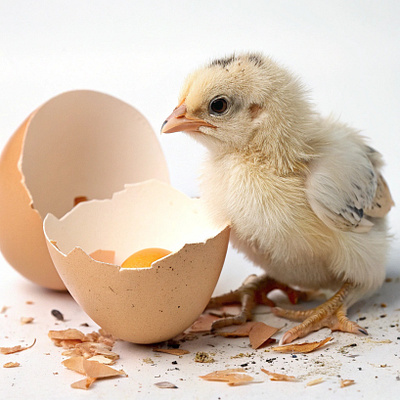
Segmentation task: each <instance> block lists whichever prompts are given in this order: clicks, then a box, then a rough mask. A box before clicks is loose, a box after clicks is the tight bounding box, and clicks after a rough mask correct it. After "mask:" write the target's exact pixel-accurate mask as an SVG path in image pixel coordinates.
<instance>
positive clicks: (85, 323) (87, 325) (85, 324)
mask: <svg viewBox="0 0 400 400" xmlns="http://www.w3.org/2000/svg"><path fill="white" fill-rule="evenodd" d="M80 326H85V327H86V328H87V327H89V324H88V323H87V322H84V323H83V324H80Z"/></svg>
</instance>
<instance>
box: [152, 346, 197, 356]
mask: <svg viewBox="0 0 400 400" xmlns="http://www.w3.org/2000/svg"><path fill="white" fill-rule="evenodd" d="M153 351H155V352H158V353H167V354H172V355H174V356H183V355H184V354H189V353H190V351H188V350H184V349H159V348H156V347H154V348H153Z"/></svg>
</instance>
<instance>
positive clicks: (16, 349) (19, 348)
mask: <svg viewBox="0 0 400 400" xmlns="http://www.w3.org/2000/svg"><path fill="white" fill-rule="evenodd" d="M35 343H36V339H34V341H33V343H32V344H31V345H30V346H27V347H22V346H21V345H20V344H19V345H18V346H14V347H0V353H1V354H13V353H18V352H20V351H24V350H28V349H30V348H31V347H33V346H34V345H35Z"/></svg>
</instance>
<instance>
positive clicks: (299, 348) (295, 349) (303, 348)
mask: <svg viewBox="0 0 400 400" xmlns="http://www.w3.org/2000/svg"><path fill="white" fill-rule="evenodd" d="M332 339H333V338H332V337H327V338H326V339H324V340H321V341H320V342H305V343H294V344H287V345H284V346H276V347H274V348H273V350H276V351H280V352H282V353H310V352H312V351H314V350H317V349H319V348H320V347H322V346H323V345H325V344H326V343H328V342H329V341H331V340H332Z"/></svg>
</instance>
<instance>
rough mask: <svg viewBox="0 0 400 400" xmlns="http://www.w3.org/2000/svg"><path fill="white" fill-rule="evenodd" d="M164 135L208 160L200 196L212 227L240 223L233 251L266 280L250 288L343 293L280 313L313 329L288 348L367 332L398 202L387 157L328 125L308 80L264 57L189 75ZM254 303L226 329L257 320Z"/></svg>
mask: <svg viewBox="0 0 400 400" xmlns="http://www.w3.org/2000/svg"><path fill="white" fill-rule="evenodd" d="M162 131H163V132H166V133H169V132H175V131H184V132H187V133H188V134H189V135H191V136H192V137H194V138H195V139H196V140H198V141H200V142H201V143H203V144H204V145H205V146H206V147H207V148H208V149H209V153H208V159H207V161H206V162H205V164H204V169H203V171H202V178H201V189H202V194H203V197H204V199H205V200H206V202H207V205H208V208H209V210H210V213H211V214H212V216H213V218H215V219H216V220H217V221H219V220H222V221H226V220H227V219H228V220H230V221H231V224H232V228H233V229H232V242H233V244H234V245H235V246H236V247H237V248H238V249H239V250H240V251H243V252H244V253H245V254H246V255H247V256H248V258H249V259H250V260H252V261H253V262H254V263H255V264H256V265H259V266H260V267H262V268H263V269H264V270H265V271H266V275H265V276H264V277H260V278H257V279H256V280H254V279H253V282H251V283H250V285H252V286H254V287H255V289H256V290H259V291H260V290H261V291H264V294H265V292H266V291H268V290H271V288H273V286H274V285H272V286H271V282H273V281H271V279H272V280H274V281H277V282H279V283H281V284H284V285H289V286H295V287H301V288H303V289H308V290H315V289H331V290H335V291H337V294H336V295H335V296H333V297H332V298H331V299H330V300H328V301H327V302H326V303H324V304H323V305H322V306H320V307H317V309H314V310H310V311H309V312H306V313H304V312H289V311H286V310H282V309H279V308H275V309H274V312H275V313H276V314H277V315H281V316H285V317H289V318H293V319H300V320H303V323H302V324H300V325H299V326H297V327H295V328H293V329H291V330H290V331H288V332H287V333H286V334H285V335H284V336H283V338H282V341H281V342H282V343H287V342H290V341H292V340H294V339H295V338H296V337H299V336H304V335H306V334H307V333H308V332H310V331H312V330H316V329H319V328H321V327H322V326H329V327H330V328H332V329H339V330H343V331H349V332H354V333H357V332H362V333H366V332H365V330H364V329H362V328H361V327H359V326H358V325H357V324H355V323H354V322H351V321H349V320H348V319H347V317H346V310H347V308H348V307H350V306H351V305H352V304H354V303H355V302H356V301H358V300H359V299H360V298H362V297H363V296H366V295H369V294H371V293H373V292H374V291H375V290H377V289H378V288H379V287H380V286H381V284H382V282H383V280H384V276H385V260H386V253H387V247H388V236H387V228H386V224H385V218H384V217H385V215H386V214H387V212H388V211H389V210H390V208H391V206H392V205H393V201H392V199H391V196H390V192H389V189H388V187H387V185H386V182H385V181H384V179H383V177H382V175H381V173H380V169H381V166H382V161H381V156H380V154H379V153H378V152H376V151H375V150H374V149H372V148H371V147H369V146H368V145H367V144H366V142H365V140H364V139H363V138H362V137H361V136H360V135H359V134H358V132H357V131H355V130H354V129H352V128H350V127H348V126H347V125H344V124H342V123H340V122H338V121H335V120H333V119H331V118H322V117H321V116H320V115H319V114H318V113H316V112H315V110H314V109H313V107H312V106H311V103H310V102H309V100H308V98H307V96H306V95H305V93H304V90H303V88H302V86H301V84H300V83H299V81H298V79H296V78H294V77H293V76H292V75H291V74H290V73H289V72H288V71H286V70H285V69H283V68H281V67H280V66H279V65H277V64H276V63H275V62H273V61H272V60H271V59H269V58H266V57H263V56H261V55H259V54H243V55H239V56H232V57H228V58H224V59H220V60H216V61H214V62H212V63H211V64H209V65H207V66H206V67H204V68H200V69H199V70H197V71H195V72H194V73H193V74H191V75H190V76H189V77H188V78H187V80H186V82H185V84H184V86H183V89H182V92H181V95H180V104H179V106H178V107H177V108H176V109H175V110H174V112H173V113H172V114H171V116H170V117H169V118H168V119H167V120H166V121H165V123H164V125H163V128H162ZM247 286H248V285H247ZM235 293H236V294H237V296H239V297H241V298H242V297H243V290H240V291H238V292H235ZM246 293H248V292H246ZM247 295H248V294H247ZM255 298H256V295H254V296H253V298H252V300H251V301H250V303H249V302H247V303H249V304H247V305H246V304H244V305H243V311H242V313H241V314H240V315H239V316H238V317H236V318H232V319H230V320H228V321H225V322H224V323H227V324H228V323H240V322H243V321H244V320H246V319H249V318H250V317H251V308H252V307H253V306H254V304H255ZM223 300H226V297H222V298H220V299H217V300H214V302H215V301H223ZM242 300H243V298H242Z"/></svg>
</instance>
